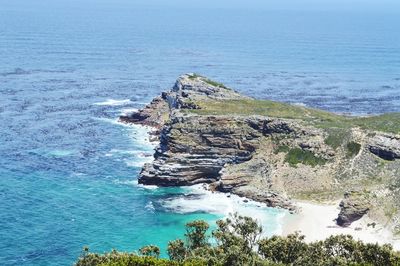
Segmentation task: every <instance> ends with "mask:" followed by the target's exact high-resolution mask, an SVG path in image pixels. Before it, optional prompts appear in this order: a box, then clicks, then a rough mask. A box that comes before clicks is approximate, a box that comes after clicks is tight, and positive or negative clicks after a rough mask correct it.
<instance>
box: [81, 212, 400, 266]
mask: <svg viewBox="0 0 400 266" xmlns="http://www.w3.org/2000/svg"><path fill="white" fill-rule="evenodd" d="M208 228H209V225H208V224H207V223H206V222H205V221H201V220H198V221H193V222H190V223H188V224H187V225H186V234H185V237H186V239H185V240H182V239H177V240H173V241H170V242H169V243H168V255H169V257H170V259H169V260H167V259H159V258H158V256H159V254H160V253H159V252H160V250H159V249H158V247H156V246H153V245H151V246H146V247H143V248H141V249H140V250H139V252H140V254H142V255H138V254H136V253H121V252H117V251H115V250H113V251H112V252H110V253H105V254H96V253H90V252H89V251H88V249H85V250H84V252H83V253H82V255H81V257H80V258H79V260H78V262H77V263H76V266H97V265H102V266H103V265H104V266H106V265H107V266H151V265H157V266H203V265H221V266H222V265H224V266H225V265H226V266H235V265H250V266H253V265H254V266H266V265H299V266H301V265H304V266H306V265H307V266H308V265H316V266H317V265H320V266H324V265H327V266H328V265H332V266H340V265H343V266H344V265H377V266H390V265H398V266H400V254H399V253H398V252H395V251H394V250H393V248H392V246H390V245H378V244H366V243H363V242H361V241H357V240H354V239H353V237H351V236H349V235H338V236H331V237H329V238H327V239H325V240H324V241H317V242H313V243H306V242H304V236H302V235H300V234H299V233H295V234H291V235H288V236H286V237H282V236H273V237H270V238H261V235H262V228H261V226H260V225H259V224H258V223H257V222H256V221H255V220H254V219H252V218H250V217H243V216H239V215H237V214H234V215H232V216H231V217H230V218H227V219H225V220H219V221H217V228H216V229H215V230H213V231H212V232H211V234H208Z"/></svg>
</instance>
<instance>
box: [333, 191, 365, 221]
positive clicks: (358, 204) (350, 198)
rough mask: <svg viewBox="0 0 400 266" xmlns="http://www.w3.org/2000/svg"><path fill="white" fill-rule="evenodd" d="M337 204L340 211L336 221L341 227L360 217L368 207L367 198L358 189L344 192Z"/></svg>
mask: <svg viewBox="0 0 400 266" xmlns="http://www.w3.org/2000/svg"><path fill="white" fill-rule="evenodd" d="M339 206H340V213H339V216H338V218H337V219H336V222H337V224H338V225H340V226H343V227H347V226H350V225H351V223H352V222H354V221H357V220H359V219H361V218H362V217H363V216H364V215H365V214H367V213H368V211H369V209H370V203H369V201H368V199H367V198H366V196H365V195H364V193H362V192H359V191H350V192H346V193H345V194H344V199H343V200H342V202H340V205H339Z"/></svg>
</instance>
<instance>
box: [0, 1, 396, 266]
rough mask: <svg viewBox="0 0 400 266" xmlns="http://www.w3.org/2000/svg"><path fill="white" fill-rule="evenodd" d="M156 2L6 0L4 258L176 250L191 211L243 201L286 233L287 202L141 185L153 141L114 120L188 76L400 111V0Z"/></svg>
mask: <svg viewBox="0 0 400 266" xmlns="http://www.w3.org/2000/svg"><path fill="white" fill-rule="evenodd" d="M204 3H207V1H206V2H204ZM155 6H157V5H153V6H149V7H146V6H145V5H143V4H138V3H136V2H134V1H122V0H119V1H114V2H111V1H107V0H102V1H97V2H95V1H90V0H84V1H66V0H57V1H49V0H43V1H40V3H39V2H37V1H23V0H15V1H3V0H0V125H1V127H0V143H1V145H0V203H1V204H0V265H71V264H72V263H73V261H74V260H75V258H76V257H77V256H78V255H79V253H80V250H81V248H82V246H84V245H88V246H89V247H90V248H91V250H93V251H109V250H110V249H111V248H117V249H121V250H127V251H132V250H135V249H137V248H139V247H140V246H142V245H145V244H150V243H152V244H158V245H160V246H161V247H165V245H166V243H167V240H169V239H173V238H175V237H178V236H181V235H182V234H183V230H182V229H183V225H184V224H185V222H186V221H189V220H192V219H197V218H202V219H206V220H208V221H210V222H213V221H215V220H216V219H218V218H220V217H223V216H224V215H226V214H227V213H228V212H229V211H235V210H238V211H241V212H243V213H245V214H248V215H252V216H255V217H257V218H258V219H259V220H260V221H261V222H262V223H263V224H264V225H265V226H266V232H267V233H269V234H271V233H273V232H278V231H279V229H280V228H279V221H280V219H281V217H282V214H283V212H282V211H279V210H272V209H267V208H264V207H262V206H261V207H260V206H257V204H253V203H248V204H244V203H243V202H242V201H241V200H240V199H235V198H233V199H228V198H226V197H225V196H224V195H214V194H209V193H206V192H203V191H202V190H200V189H199V188H197V187H196V188H190V189H182V188H181V189H180V188H173V189H155V188H145V187H141V186H138V185H137V183H136V179H137V174H138V173H139V171H140V166H141V165H142V164H143V163H144V162H145V161H147V160H149V156H150V155H151V153H152V146H151V145H149V144H148V143H147V142H146V141H145V138H146V134H145V131H144V130H143V129H140V128H136V127H128V126H124V125H121V124H118V123H116V118H117V117H118V115H119V114H120V113H122V112H126V111H127V110H126V109H132V108H140V107H142V106H143V105H144V104H145V103H147V102H149V101H150V100H151V99H152V98H153V97H154V96H156V95H158V94H159V93H160V92H161V91H162V90H164V89H167V88H169V87H171V86H172V84H173V82H174V80H175V79H176V77H177V76H178V75H180V74H182V73H185V72H198V73H201V74H204V75H208V76H210V77H212V78H215V79H217V80H220V81H222V82H225V83H226V84H228V85H230V86H232V87H234V88H237V89H238V90H239V91H241V92H243V93H245V94H247V95H250V96H254V97H257V98H265V99H274V100H282V101H287V102H292V103H298V104H304V105H307V106H312V107H318V108H323V109H326V110H330V111H335V112H341V113H353V114H368V113H382V112H393V111H400V30H399V25H400V16H399V14H398V13H399V12H400V11H398V10H396V9H392V10H387V11H385V10H384V8H382V7H381V8H380V9H379V10H377V11H374V9H371V8H370V9H369V10H367V11H365V12H364V11H363V10H358V11H355V10H340V8H339V9H338V8H336V9H335V10H334V11H333V10H325V11H320V12H316V11H306V10H307V9H306V8H302V9H301V10H295V9H291V10H285V9H279V10H275V9H270V8H268V6H267V7H266V5H263V7H262V8H258V7H257V5H255V6H250V7H249V8H235V7H234V6H232V7H230V8H229V9H226V8H214V9H210V8H207V5H206V4H202V5H198V6H197V7H196V8H194V7H191V6H187V5H184V4H183V3H181V4H180V5H170V6H166V7H155Z"/></svg>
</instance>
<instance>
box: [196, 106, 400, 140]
mask: <svg viewBox="0 0 400 266" xmlns="http://www.w3.org/2000/svg"><path fill="white" fill-rule="evenodd" d="M196 104H197V105H198V106H200V108H201V109H196V110H189V112H192V113H196V114H199V115H229V114H234V115H246V116H248V115H262V116H270V117H278V118H289V119H299V120H303V121H305V122H309V123H311V124H312V125H314V126H316V127H320V128H324V129H327V128H343V129H348V128H351V127H355V126H359V127H361V128H363V129H370V130H376V131H383V132H391V133H396V134H399V133H400V113H388V114H383V115H379V116H370V117H349V116H343V115H338V114H334V113H330V112H326V111H322V110H318V109H313V108H306V107H302V106H295V105H291V104H287V103H281V102H275V101H269V100H253V99H241V100H224V101H217V100H207V101H198V102H196Z"/></svg>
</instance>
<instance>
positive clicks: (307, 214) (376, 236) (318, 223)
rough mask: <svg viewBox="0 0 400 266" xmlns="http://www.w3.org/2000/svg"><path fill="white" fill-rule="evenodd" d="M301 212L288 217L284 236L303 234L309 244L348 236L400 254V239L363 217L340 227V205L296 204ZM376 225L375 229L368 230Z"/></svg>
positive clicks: (286, 217)
mask: <svg viewBox="0 0 400 266" xmlns="http://www.w3.org/2000/svg"><path fill="white" fill-rule="evenodd" d="M296 205H297V206H299V212H298V213H295V214H288V215H286V216H285V218H284V221H283V225H282V226H283V235H288V234H290V233H294V232H296V231H300V233H301V234H303V235H304V236H305V240H306V242H313V241H318V240H323V239H326V238H327V237H329V236H331V235H339V234H346V235H351V236H353V237H354V238H355V239H358V240H362V241H363V242H366V243H379V244H391V245H392V246H393V248H394V249H395V250H400V239H399V238H396V237H395V236H394V234H393V233H392V232H391V231H390V230H388V229H387V228H385V226H384V225H382V224H380V223H377V222H376V221H373V220H371V219H370V218H369V217H367V216H364V217H363V218H361V219H360V220H358V221H355V222H353V223H352V224H351V225H350V226H349V227H340V226H338V225H337V224H336V223H335V221H334V220H335V219H336V218H337V216H338V213H339V211H340V209H339V201H335V202H330V203H326V204H318V203H312V202H306V201H297V202H296ZM373 222H375V223H376V226H375V228H373V227H372V226H368V224H371V223H373Z"/></svg>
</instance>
